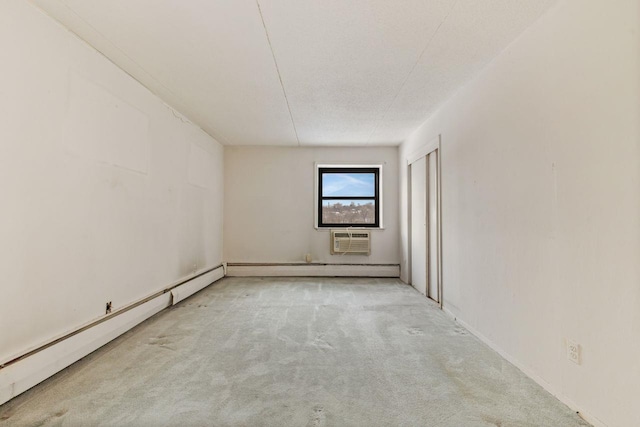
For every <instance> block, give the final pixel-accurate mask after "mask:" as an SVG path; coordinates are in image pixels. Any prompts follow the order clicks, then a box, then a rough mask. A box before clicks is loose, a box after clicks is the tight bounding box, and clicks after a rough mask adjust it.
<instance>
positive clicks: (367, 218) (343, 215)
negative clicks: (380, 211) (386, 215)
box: [322, 200, 376, 224]
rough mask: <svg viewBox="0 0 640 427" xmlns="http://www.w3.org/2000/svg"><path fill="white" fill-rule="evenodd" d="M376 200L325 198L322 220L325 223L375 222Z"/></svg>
mask: <svg viewBox="0 0 640 427" xmlns="http://www.w3.org/2000/svg"><path fill="white" fill-rule="evenodd" d="M375 212H376V208H375V200H323V201H322V222H323V223H325V224H374V223H375V222H376V214H375Z"/></svg>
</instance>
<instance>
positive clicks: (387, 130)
mask: <svg viewBox="0 0 640 427" xmlns="http://www.w3.org/2000/svg"><path fill="white" fill-rule="evenodd" d="M554 3H556V1H555V0H538V1H529V0H517V1H516V0H459V1H458V2H457V3H456V5H455V7H454V8H453V10H452V11H451V13H450V14H449V16H448V18H447V20H446V21H445V22H444V23H443V24H442V26H441V27H440V29H439V31H438V33H437V34H436V36H435V37H434V38H433V40H431V42H430V43H429V45H428V46H427V48H426V49H425V51H424V53H423V55H422V57H421V58H420V61H419V63H418V64H417V65H416V68H415V69H414V71H413V73H412V74H411V76H410V78H409V79H408V80H407V82H406V84H405V85H404V87H403V88H402V90H401V91H400V92H399V93H398V96H397V98H396V99H395V100H394V102H393V104H392V105H391V106H390V108H389V111H388V112H387V113H386V114H385V117H384V118H383V119H381V120H380V123H379V126H378V128H377V129H376V131H375V132H374V133H373V134H372V136H371V138H370V140H369V143H370V144H387V143H389V142H390V141H396V142H402V141H403V140H404V139H406V138H407V137H408V136H409V135H410V134H411V133H412V132H413V130H415V129H416V128H417V127H418V126H419V125H420V124H421V123H422V122H423V121H424V120H426V119H427V118H428V117H429V116H430V115H431V114H432V113H433V112H434V111H435V110H436V109H437V107H438V106H439V105H441V104H442V103H443V102H445V101H446V100H447V99H448V98H449V97H450V96H452V95H453V94H454V93H455V92H456V90H457V89H459V88H460V87H461V86H462V85H464V84H465V83H466V82H468V81H469V80H471V79H472V78H473V77H474V76H475V75H477V74H478V73H479V72H480V71H481V70H482V69H483V68H484V67H486V66H487V65H488V63H489V62H491V60H492V59H493V58H495V57H496V56H497V55H498V54H499V53H500V52H501V51H502V50H503V49H504V48H506V47H507V46H508V45H509V43H510V42H512V41H513V40H515V38H516V37H518V35H520V34H521V33H522V32H523V30H524V29H526V28H527V27H528V26H530V25H531V24H532V23H533V22H534V21H535V20H536V19H537V18H538V17H540V16H541V15H542V13H544V11H546V10H547V9H548V8H549V7H550V6H551V5H552V4H554Z"/></svg>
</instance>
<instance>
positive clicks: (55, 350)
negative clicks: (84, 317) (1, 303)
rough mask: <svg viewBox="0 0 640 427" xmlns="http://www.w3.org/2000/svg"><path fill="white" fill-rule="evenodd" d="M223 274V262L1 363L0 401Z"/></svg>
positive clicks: (42, 378)
mask: <svg viewBox="0 0 640 427" xmlns="http://www.w3.org/2000/svg"><path fill="white" fill-rule="evenodd" d="M222 277H224V268H223V267H222V266H218V267H214V268H212V269H209V270H205V271H204V272H200V273H197V274H195V275H194V276H193V277H190V278H187V279H185V280H181V281H179V282H177V283H174V284H173V285H171V286H169V287H168V288H166V289H164V290H163V291H160V292H157V293H156V294H154V295H152V296H150V297H147V298H145V299H143V300H141V301H138V302H137V303H133V304H131V305H130V306H127V307H125V308H123V309H121V310H120V311H117V312H114V313H113V314H111V315H108V317H107V318H101V319H98V320H97V321H95V322H93V323H90V324H89V325H85V326H83V327H82V328H80V329H79V330H76V331H74V332H71V333H69V334H67V335H66V336H64V337H62V338H59V339H56V340H55V341H54V342H52V343H49V344H46V345H43V346H41V347H40V348H38V349H35V350H32V351H30V352H29V353H27V354H26V355H24V356H21V357H18V358H15V359H13V361H10V362H6V363H4V364H3V365H0V367H1V368H0V405H1V404H3V403H5V402H7V401H9V400H11V399H13V398H14V397H16V396H18V395H19V394H21V393H23V392H25V391H27V390H29V389H30V388H31V387H33V386H35V385H37V384H39V383H41V382H42V381H44V380H46V379H47V378H49V377H51V376H52V375H54V374H56V373H57V372H59V371H61V370H63V369H64V368H66V367H68V366H70V365H72V364H73V363H75V362H77V361H78V360H80V359H82V358H83V357H85V356H87V355H88V354H90V353H92V352H94V351H95V350H97V349H98V348H100V347H102V346H103V345H105V344H107V343H108V342H110V341H112V340H114V339H115V338H117V337H119V336H120V335H122V334H123V333H125V332H127V331H128V330H129V329H131V328H133V327H134V326H136V325H138V324H140V323H142V322H143V321H145V320H146V319H148V318H149V317H151V316H153V315H154V314H156V313H159V312H160V311H162V310H164V309H165V308H167V307H170V306H171V305H172V304H176V303H177V302H179V301H182V300H184V299H185V298H187V297H189V296H190V295H193V294H194V293H196V292H198V291H199V290H201V289H203V288H205V287H207V286H208V285H210V284H211V283H213V282H215V281H216V280H218V279H220V278H222Z"/></svg>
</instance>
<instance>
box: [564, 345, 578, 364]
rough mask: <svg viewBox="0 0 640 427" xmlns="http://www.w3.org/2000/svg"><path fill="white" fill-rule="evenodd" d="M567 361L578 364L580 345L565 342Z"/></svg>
mask: <svg viewBox="0 0 640 427" xmlns="http://www.w3.org/2000/svg"><path fill="white" fill-rule="evenodd" d="M567 359H569V360H570V361H572V362H573V363H575V364H577V365H579V364H580V344H578V343H576V342H574V341H571V340H567Z"/></svg>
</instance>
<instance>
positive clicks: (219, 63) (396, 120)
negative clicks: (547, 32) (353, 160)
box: [31, 0, 556, 145]
mask: <svg viewBox="0 0 640 427" xmlns="http://www.w3.org/2000/svg"><path fill="white" fill-rule="evenodd" d="M31 1H32V2H33V3H35V4H36V5H38V6H39V7H41V8H42V9H44V10H45V11H46V12H47V13H48V14H50V15H51V16H53V17H54V18H55V19H57V20H58V21H60V22H61V23H62V24H63V25H64V26H66V27H67V28H69V29H70V30H71V31H73V32H74V33H76V34H77V35H78V36H80V37H81V38H82V39H84V40H86V41H87V42H88V43H89V44H91V45H92V46H94V47H95V48H96V49H97V50H99V51H100V52H102V53H103V54H104V55H106V56H107V57H108V58H110V59H111V60H112V61H113V62H114V63H116V64H117V65H119V66H120V67H121V68H123V69H124V70H125V71H127V72H128V73H129V74H131V75H132V76H134V77H135V78H136V79H138V80H139V81H140V82H141V83H142V84H144V85H145V86H147V87H148V88H149V89H150V90H152V91H153V92H155V93H156V94H158V95H159V96H160V97H161V98H163V99H164V100H165V101H166V102H167V103H168V104H170V105H172V106H173V107H174V108H176V109H177V110H179V111H180V112H182V113H183V114H184V115H185V116H187V117H189V118H190V119H191V120H192V121H194V122H195V123H197V124H198V125H199V126H201V127H202V128H203V129H204V130H205V131H207V132H208V133H209V134H211V135H212V136H213V137H215V138H216V139H218V140H219V141H220V142H222V143H224V144H232V145H368V144H369V145H394V144H397V143H399V142H401V141H403V140H404V139H405V138H406V137H407V136H409V135H410V134H411V132H412V131H413V130H414V129H416V128H417V127H418V126H419V125H420V124H421V123H422V122H423V121H424V120H425V119H426V118H427V117H428V116H429V114H431V113H432V112H433V111H434V110H435V108H437V106H438V105H440V104H441V103H442V102H443V101H445V100H446V99H447V98H448V97H449V96H451V95H452V94H453V93H454V92H455V91H456V90H457V89H458V88H459V87H460V86H462V85H463V84H464V83H466V82H467V81H468V80H469V79H470V78H472V77H473V76H474V75H475V74H476V73H477V72H478V71H479V70H480V69H481V68H482V67H484V66H485V65H486V64H487V63H488V62H489V61H490V60H491V59H492V58H493V57H495V56H496V55H497V54H498V53H499V52H500V51H501V50H502V49H504V48H505V47H506V46H507V45H508V44H509V43H510V42H511V41H513V40H514V39H515V38H516V37H517V36H518V35H519V34H520V33H522V31H524V30H525V29H526V28H527V27H528V26H529V25H531V24H532V23H533V21H535V20H536V19H537V18H538V17H539V16H540V15H541V14H542V13H543V12H544V11H545V10H547V9H548V8H549V7H550V6H551V5H552V4H554V3H555V2H556V0H403V1H388V0H351V1H345V0H258V1H256V0H215V1H213V0H190V1H179V0H163V1H158V0H135V1H132V0H31Z"/></svg>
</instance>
